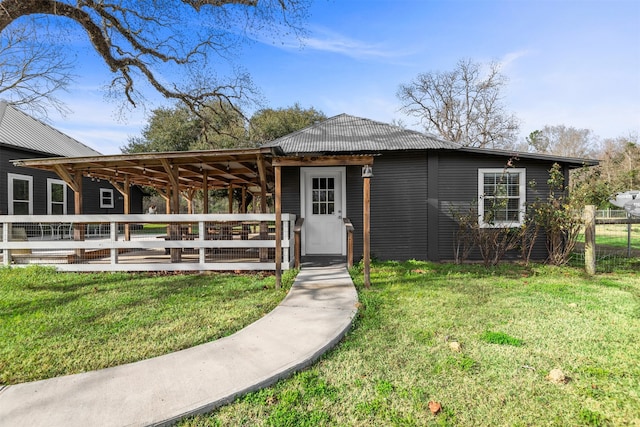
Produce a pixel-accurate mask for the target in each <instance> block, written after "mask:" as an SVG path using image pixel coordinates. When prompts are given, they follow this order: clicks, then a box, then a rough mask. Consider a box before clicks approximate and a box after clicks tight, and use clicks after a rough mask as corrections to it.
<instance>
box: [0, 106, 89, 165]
mask: <svg viewBox="0 0 640 427" xmlns="http://www.w3.org/2000/svg"><path fill="white" fill-rule="evenodd" d="M0 144H4V145H11V146H14V147H19V148H23V149H26V150H29V151H37V152H41V153H47V154H52V155H54V156H62V157H79V156H95V155H99V154H100V153H99V152H97V151H96V150H94V149H92V148H90V147H88V146H86V145H84V144H83V143H81V142H80V141H77V140H75V139H73V138H71V137H70V136H68V135H65V134H64V133H62V132H60V131H58V130H56V129H54V128H53V127H51V126H49V125H47V124H45V123H43V122H41V121H40V120H37V119H35V118H33V117H31V116H30V115H28V114H25V113H23V112H22V111H20V110H18V109H17V108H15V107H13V106H12V105H10V104H7V103H6V102H4V101H2V102H0Z"/></svg>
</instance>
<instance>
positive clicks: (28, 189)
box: [7, 173, 33, 215]
mask: <svg viewBox="0 0 640 427" xmlns="http://www.w3.org/2000/svg"><path fill="white" fill-rule="evenodd" d="M7 181H8V184H9V188H8V191H7V193H8V196H9V197H8V199H9V200H8V201H9V206H8V208H9V209H8V211H9V212H8V213H9V215H33V177H32V176H29V175H18V174H14V173H10V174H7Z"/></svg>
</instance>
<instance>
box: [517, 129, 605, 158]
mask: <svg viewBox="0 0 640 427" xmlns="http://www.w3.org/2000/svg"><path fill="white" fill-rule="evenodd" d="M527 142H528V143H529V145H530V146H531V148H533V150H534V151H535V152H538V153H548V154H556V155H558V156H565V157H576V158H589V157H593V156H595V155H596V153H597V152H598V148H599V145H600V143H599V141H598V138H597V137H596V136H595V135H594V134H593V132H592V131H591V130H590V129H576V128H574V127H572V126H565V125H556V126H548V125H547V126H545V127H544V128H542V130H536V131H534V132H531V134H530V135H529V138H528V141H527Z"/></svg>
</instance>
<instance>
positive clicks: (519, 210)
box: [478, 168, 527, 228]
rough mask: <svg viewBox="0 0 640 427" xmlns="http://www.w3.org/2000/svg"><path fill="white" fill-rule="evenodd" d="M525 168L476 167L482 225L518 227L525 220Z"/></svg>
mask: <svg viewBox="0 0 640 427" xmlns="http://www.w3.org/2000/svg"><path fill="white" fill-rule="evenodd" d="M526 181H527V178H526V171H525V169H523V168H514V169H478V216H479V221H480V226H481V227H496V228H497V227H520V226H521V225H522V224H523V222H524V213H525V202H526V195H527V189H526V186H525V183H526Z"/></svg>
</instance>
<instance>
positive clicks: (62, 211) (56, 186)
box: [47, 178, 67, 215]
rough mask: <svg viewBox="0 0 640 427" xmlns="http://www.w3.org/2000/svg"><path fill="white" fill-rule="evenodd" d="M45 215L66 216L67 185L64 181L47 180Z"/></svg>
mask: <svg viewBox="0 0 640 427" xmlns="http://www.w3.org/2000/svg"><path fill="white" fill-rule="evenodd" d="M47 213H48V214H49V215H66V214H67V184H66V183H65V182H64V181H61V180H59V179H51V178H47Z"/></svg>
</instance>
